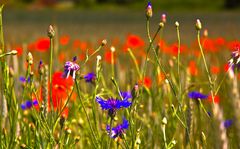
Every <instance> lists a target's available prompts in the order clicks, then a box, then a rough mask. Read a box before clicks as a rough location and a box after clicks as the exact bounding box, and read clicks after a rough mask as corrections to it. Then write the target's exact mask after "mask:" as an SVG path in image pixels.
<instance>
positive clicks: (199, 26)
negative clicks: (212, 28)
mask: <svg viewBox="0 0 240 149" xmlns="http://www.w3.org/2000/svg"><path fill="white" fill-rule="evenodd" d="M196 29H197V31H199V30H201V29H202V23H201V22H200V20H199V19H197V21H196Z"/></svg>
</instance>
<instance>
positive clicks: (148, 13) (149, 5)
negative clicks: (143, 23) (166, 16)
mask: <svg viewBox="0 0 240 149" xmlns="http://www.w3.org/2000/svg"><path fill="white" fill-rule="evenodd" d="M152 15H153V12H152V4H151V2H148V4H147V7H146V17H147V18H151V17H152Z"/></svg>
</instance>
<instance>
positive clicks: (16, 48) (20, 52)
mask: <svg viewBox="0 0 240 149" xmlns="http://www.w3.org/2000/svg"><path fill="white" fill-rule="evenodd" d="M14 49H15V50H17V52H18V53H17V56H21V55H22V53H23V48H22V47H21V46H17V47H15V48H14Z"/></svg>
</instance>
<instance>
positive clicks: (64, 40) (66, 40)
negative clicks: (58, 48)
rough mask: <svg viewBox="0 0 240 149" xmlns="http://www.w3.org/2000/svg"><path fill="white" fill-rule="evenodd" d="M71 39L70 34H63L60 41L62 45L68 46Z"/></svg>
mask: <svg viewBox="0 0 240 149" xmlns="http://www.w3.org/2000/svg"><path fill="white" fill-rule="evenodd" d="M69 40H70V36H69V35H63V36H61V37H60V41H59V43H60V45H62V46H66V45H68V43H69Z"/></svg>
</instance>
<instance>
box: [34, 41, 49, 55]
mask: <svg viewBox="0 0 240 149" xmlns="http://www.w3.org/2000/svg"><path fill="white" fill-rule="evenodd" d="M35 44H36V47H35V48H36V50H37V51H40V52H45V51H48V49H49V48H50V40H49V39H48V38H39V39H38V40H37V41H36V43H35Z"/></svg>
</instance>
